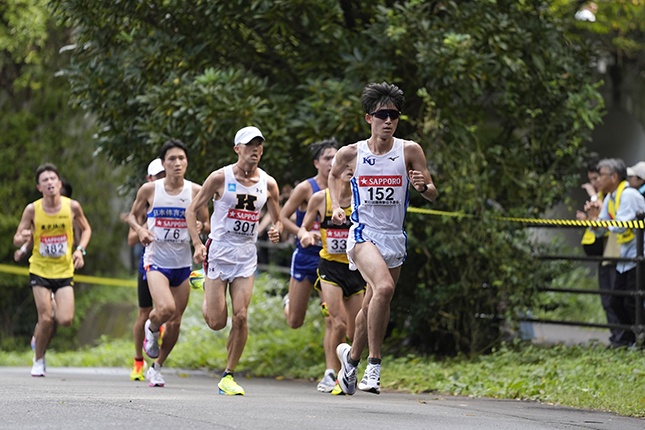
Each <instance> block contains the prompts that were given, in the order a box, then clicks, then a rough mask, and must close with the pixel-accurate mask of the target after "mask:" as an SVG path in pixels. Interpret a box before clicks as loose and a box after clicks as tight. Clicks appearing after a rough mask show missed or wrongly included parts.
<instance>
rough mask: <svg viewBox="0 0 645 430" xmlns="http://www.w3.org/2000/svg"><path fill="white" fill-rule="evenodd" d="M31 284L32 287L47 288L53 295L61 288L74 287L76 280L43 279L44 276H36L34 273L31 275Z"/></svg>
mask: <svg viewBox="0 0 645 430" xmlns="http://www.w3.org/2000/svg"><path fill="white" fill-rule="evenodd" d="M29 284H30V285H31V286H32V287H39V286H40V287H45V288H47V289H48V290H51V292H52V293H55V292H56V291H58V289H59V288H63V287H73V286H74V278H60V279H50V278H43V277H42V276H38V275H34V274H33V273H30V274H29Z"/></svg>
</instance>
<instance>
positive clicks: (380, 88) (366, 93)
mask: <svg viewBox="0 0 645 430" xmlns="http://www.w3.org/2000/svg"><path fill="white" fill-rule="evenodd" d="M404 101H405V97H404V96H403V90H401V89H400V88H399V87H397V86H396V85H394V84H388V83H387V82H381V83H380V84H378V83H376V82H372V83H371V84H367V85H366V86H365V88H364V89H363V95H362V97H361V102H362V104H363V110H364V111H365V113H367V114H371V113H372V112H374V111H375V110H376V109H377V108H378V107H379V106H383V105H389V104H392V105H394V106H395V107H396V108H397V109H398V110H399V112H400V111H402V110H403V102H404Z"/></svg>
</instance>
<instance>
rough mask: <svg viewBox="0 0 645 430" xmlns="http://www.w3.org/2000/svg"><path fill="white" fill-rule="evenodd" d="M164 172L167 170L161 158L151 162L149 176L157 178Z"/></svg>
mask: <svg viewBox="0 0 645 430" xmlns="http://www.w3.org/2000/svg"><path fill="white" fill-rule="evenodd" d="M164 170H166V169H164V167H163V163H162V162H161V158H155V159H154V160H152V161H151V162H150V164H148V176H156V175H158V174H159V173H161V172H163V171H164Z"/></svg>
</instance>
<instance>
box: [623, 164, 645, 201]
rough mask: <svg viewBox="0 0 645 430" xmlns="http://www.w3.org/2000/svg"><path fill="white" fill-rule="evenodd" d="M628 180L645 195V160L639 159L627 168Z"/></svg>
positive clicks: (630, 184)
mask: <svg viewBox="0 0 645 430" xmlns="http://www.w3.org/2000/svg"><path fill="white" fill-rule="evenodd" d="M627 182H629V186H630V187H632V188H635V189H637V190H638V192H639V193H641V195H642V196H643V197H645V161H639V162H638V163H636V164H634V165H633V166H632V167H628V168H627Z"/></svg>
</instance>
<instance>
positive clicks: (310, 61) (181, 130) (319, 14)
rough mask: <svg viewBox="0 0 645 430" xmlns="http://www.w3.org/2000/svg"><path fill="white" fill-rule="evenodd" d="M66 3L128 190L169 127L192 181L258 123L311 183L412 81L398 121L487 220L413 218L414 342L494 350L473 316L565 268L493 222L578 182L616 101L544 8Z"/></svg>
mask: <svg viewBox="0 0 645 430" xmlns="http://www.w3.org/2000/svg"><path fill="white" fill-rule="evenodd" d="M53 4H54V5H55V7H56V10H57V12H58V15H57V16H59V17H61V19H63V20H64V22H65V23H66V25H67V26H69V27H70V28H73V29H74V42H75V48H74V49H73V51H72V61H71V64H70V67H68V68H67V69H66V75H67V77H68V78H69V80H70V83H71V86H72V90H73V99H74V101H75V103H76V104H77V105H78V106H80V107H82V108H84V109H87V110H88V111H90V112H92V113H93V115H95V116H96V118H97V120H98V122H99V124H100V130H99V132H98V134H97V137H98V140H97V142H98V145H99V147H100V148H101V150H102V151H103V152H104V153H105V154H106V155H107V156H108V157H109V159H110V160H112V161H113V162H115V163H116V164H120V165H129V166H130V167H131V170H130V175H131V176H130V177H129V182H128V183H129V185H130V186H135V185H138V182H139V181H138V179H135V178H138V177H140V176H141V175H140V173H141V172H142V171H143V169H144V166H145V165H146V164H147V163H148V161H149V159H150V154H151V153H154V152H155V151H156V149H157V148H158V147H159V145H160V144H161V143H162V142H163V140H165V139H166V138H167V137H169V136H172V137H178V138H180V139H182V140H184V141H185V142H186V143H187V144H188V146H189V148H190V150H191V154H190V156H191V158H190V163H191V165H190V168H189V176H190V177H192V178H194V179H195V180H199V179H200V178H205V177H206V175H207V174H208V173H209V172H210V171H211V170H214V169H215V168H218V167H220V166H222V165H223V164H226V163H228V162H230V161H231V160H232V159H233V158H232V156H233V154H232V150H231V146H232V142H231V140H232V136H233V135H234V133H235V131H236V130H237V129H238V128H240V127H242V126H245V125H248V124H249V123H253V124H255V125H258V126H259V127H260V128H261V129H262V130H263V132H264V133H265V136H266V137H267V138H268V141H267V144H266V151H265V155H264V158H263V161H262V166H263V167H264V168H266V169H267V170H268V171H269V172H270V173H271V174H272V175H273V176H275V177H276V179H277V180H278V183H284V182H285V181H286V182H290V183H291V182H293V180H295V179H302V178H303V177H306V176H308V175H310V174H311V173H312V168H311V163H309V161H308V160H309V157H308V154H307V153H306V145H307V144H308V143H310V142H312V141H315V140H319V139H322V138H326V137H329V136H335V137H336V138H337V139H338V140H339V141H341V142H353V141H356V140H358V139H361V138H365V137H366V134H367V133H368V129H367V126H366V125H365V124H364V122H363V113H362V112H361V106H360V101H359V97H360V93H361V90H362V88H363V87H364V85H365V84H366V83H368V82H372V81H383V80H386V81H389V82H393V83H396V84H398V85H400V86H401V87H402V89H403V90H404V91H405V94H406V105H405V107H404V113H405V115H404V116H403V117H402V120H401V121H400V124H399V130H398V132H397V133H398V135H399V137H402V138H410V139H413V140H415V141H417V142H419V143H420V144H421V145H422V146H423V148H424V149H425V150H426V154H427V157H428V160H429V164H430V167H431V169H432V173H433V177H434V179H435V181H436V183H437V186H438V189H439V192H440V198H439V200H438V201H437V203H436V205H435V207H436V208H438V209H443V210H448V211H455V212H460V213H464V214H468V215H472V216H473V217H474V218H439V217H427V216H416V217H412V216H411V217H410V221H411V222H410V223H409V231H410V245H411V250H410V254H411V255H410V258H409V259H408V262H407V263H406V269H405V270H404V275H403V277H402V279H401V282H400V287H399V290H398V292H397V296H396V299H395V300H396V301H397V303H395V304H394V307H395V310H396V312H393V313H392V318H393V321H392V322H393V326H394V330H395V334H396V335H397V338H398V339H401V341H402V342H409V341H410V340H411V341H412V343H413V344H419V343H420V344H421V345H422V346H423V348H424V349H426V350H431V351H442V352H444V353H451V352H452V353H454V352H458V351H464V352H469V351H477V350H482V349H487V348H489V347H490V346H491V345H492V344H493V343H494V342H495V340H496V337H497V333H498V331H497V330H496V327H495V326H494V325H492V326H491V325H489V326H485V325H484V324H483V323H482V320H481V319H480V318H478V317H477V315H497V314H499V313H502V314H510V315H513V314H517V313H518V312H521V311H522V310H523V309H526V307H530V305H531V300H532V298H533V291H535V287H536V285H543V284H544V283H545V282H548V281H549V280H550V278H552V277H553V274H552V272H551V271H552V270H553V268H552V266H550V265H548V264H539V263H538V262H537V261H535V260H534V259H533V257H532V254H533V253H534V252H535V251H536V249H537V248H538V246H537V245H534V244H533V242H534V239H532V237H531V236H530V235H529V234H527V232H526V231H525V230H524V229H523V228H517V226H511V225H509V224H508V223H504V222H500V221H499V220H497V219H496V217H497V216H498V215H500V214H505V215H511V216H520V217H539V216H541V215H542V214H543V213H544V211H545V210H546V209H548V208H551V207H553V206H554V205H555V204H557V203H559V202H560V201H562V199H563V196H564V194H565V192H566V191H567V190H568V189H570V188H572V187H574V186H577V185H578V183H579V177H578V175H579V170H580V166H582V164H583V160H584V159H585V157H586V151H585V150H584V147H583V144H584V142H586V141H587V140H589V138H590V135H591V131H592V129H593V127H594V125H595V124H598V123H599V122H600V119H601V114H602V111H603V101H602V99H601V97H600V95H599V94H598V92H597V84H596V83H595V82H594V80H593V78H592V71H591V69H590V67H589V66H588V65H589V64H590V63H591V60H592V51H591V49H590V46H589V45H588V44H587V43H586V42H584V41H583V39H580V38H578V39H575V38H568V35H567V33H565V28H564V24H563V22H562V21H560V20H559V19H558V18H556V17H555V16H554V14H553V13H552V12H551V10H550V9H549V8H548V7H547V6H548V2H544V1H540V0H526V1H522V2H517V1H506V0H504V1H496V2H456V1H444V2H420V1H402V2H388V1H369V2H368V1H361V2H341V3H339V2H333V1H330V0H323V1H316V2H300V1H290V0H281V1H255V2H243V1H227V2H220V1H212V2H193V1H186V0H167V1H163V2H148V3H141V2H136V1H122V2H118V3H110V2H103V1H98V0H90V1H87V0H55V1H54V2H53ZM305 161H306V162H305ZM135 166H136V168H134V167H135ZM412 203H413V204H415V205H427V203H426V202H425V201H424V200H421V199H420V198H418V196H414V197H413V201H412ZM495 208H497V209H495ZM482 285H487V286H490V288H486V289H482Z"/></svg>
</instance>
